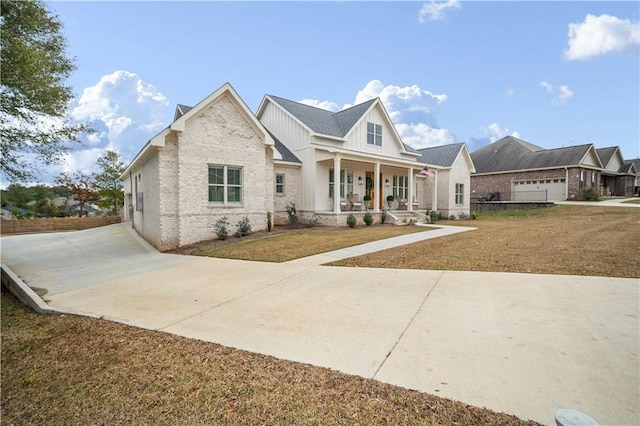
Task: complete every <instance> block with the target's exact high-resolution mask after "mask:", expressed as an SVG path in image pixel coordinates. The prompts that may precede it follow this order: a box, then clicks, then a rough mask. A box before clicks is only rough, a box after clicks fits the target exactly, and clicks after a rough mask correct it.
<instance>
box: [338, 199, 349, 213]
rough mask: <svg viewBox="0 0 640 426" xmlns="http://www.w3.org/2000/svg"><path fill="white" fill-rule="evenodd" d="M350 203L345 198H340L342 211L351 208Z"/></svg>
mask: <svg viewBox="0 0 640 426" xmlns="http://www.w3.org/2000/svg"><path fill="white" fill-rule="evenodd" d="M349 207H350V206H349V203H348V202H347V200H343V199H342V198H341V199H340V211H345V210H349Z"/></svg>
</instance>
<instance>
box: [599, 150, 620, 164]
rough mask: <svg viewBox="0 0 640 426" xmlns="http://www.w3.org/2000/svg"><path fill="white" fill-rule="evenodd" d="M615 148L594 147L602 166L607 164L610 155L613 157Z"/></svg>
mask: <svg viewBox="0 0 640 426" xmlns="http://www.w3.org/2000/svg"><path fill="white" fill-rule="evenodd" d="M617 149H618V147H617V146H610V147H607V148H598V149H596V151H597V152H598V157H600V161H602V165H603V166H605V167H606V166H607V164H609V160H611V157H613V154H615V152H616V150H617Z"/></svg>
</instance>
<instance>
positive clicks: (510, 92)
mask: <svg viewBox="0 0 640 426" xmlns="http://www.w3.org/2000/svg"><path fill="white" fill-rule="evenodd" d="M515 94H516V89H513V88H509V89H507V90H505V92H504V95H505V96H506V97H507V98H510V97H512V96H513V95H515Z"/></svg>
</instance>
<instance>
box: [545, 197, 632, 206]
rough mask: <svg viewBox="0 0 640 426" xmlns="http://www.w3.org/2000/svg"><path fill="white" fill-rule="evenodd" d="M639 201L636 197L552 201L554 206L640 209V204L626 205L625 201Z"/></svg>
mask: <svg viewBox="0 0 640 426" xmlns="http://www.w3.org/2000/svg"><path fill="white" fill-rule="evenodd" d="M634 200H635V201H640V198H638V197H631V198H613V199H610V200H604V201H554V203H555V204H564V205H567V206H600V207H631V208H634V207H635V208H640V204H634V203H627V201H634Z"/></svg>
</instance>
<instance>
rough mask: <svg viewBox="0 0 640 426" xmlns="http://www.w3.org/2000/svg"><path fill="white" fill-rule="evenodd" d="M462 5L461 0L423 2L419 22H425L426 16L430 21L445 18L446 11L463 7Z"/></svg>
mask: <svg viewBox="0 0 640 426" xmlns="http://www.w3.org/2000/svg"><path fill="white" fill-rule="evenodd" d="M461 8H462V5H461V4H460V1H459V0H447V1H439V2H436V1H434V0H431V1H430V2H429V3H423V4H422V9H420V11H419V12H418V22H420V23H424V22H425V18H426V19H428V20H429V21H439V20H442V19H444V11H445V10H447V9H461Z"/></svg>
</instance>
